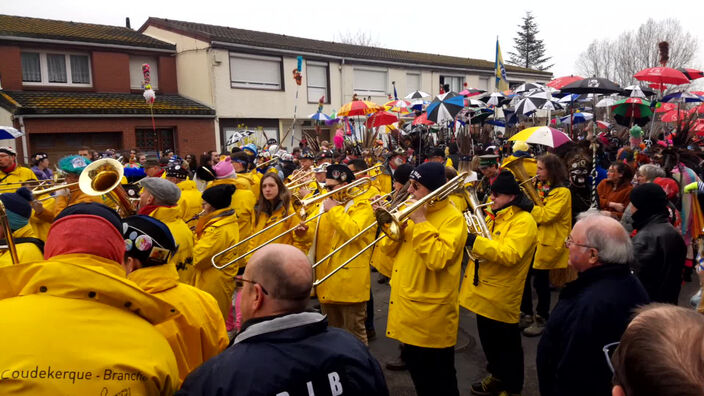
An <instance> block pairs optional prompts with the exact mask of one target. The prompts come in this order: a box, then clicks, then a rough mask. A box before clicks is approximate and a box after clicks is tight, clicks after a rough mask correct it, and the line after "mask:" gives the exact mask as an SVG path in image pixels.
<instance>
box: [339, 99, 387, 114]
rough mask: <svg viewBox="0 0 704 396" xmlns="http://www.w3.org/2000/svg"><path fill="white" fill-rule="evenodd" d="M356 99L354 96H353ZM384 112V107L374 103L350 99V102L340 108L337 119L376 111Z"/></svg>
mask: <svg viewBox="0 0 704 396" xmlns="http://www.w3.org/2000/svg"><path fill="white" fill-rule="evenodd" d="M355 97H356V95H355ZM382 110H384V106H379V105H378V104H376V103H374V102H368V101H366V100H355V99H352V101H351V102H349V103H347V104H345V105H343V106H342V107H340V110H338V111H337V116H338V117H349V116H362V115H367V114H372V113H376V112H377V111H382Z"/></svg>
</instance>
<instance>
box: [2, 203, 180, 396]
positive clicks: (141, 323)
mask: <svg viewBox="0 0 704 396" xmlns="http://www.w3.org/2000/svg"><path fill="white" fill-rule="evenodd" d="M121 232H122V224H121V221H120V217H119V216H118V214H117V213H116V212H115V211H113V210H112V209H110V208H108V207H107V206H105V205H102V204H97V203H82V204H77V205H73V206H70V207H68V208H66V210H64V211H63V212H62V213H60V214H59V215H58V216H57V219H56V221H55V222H54V224H53V226H52V227H51V231H50V232H49V237H48V239H47V241H46V248H45V254H46V260H43V261H39V262H35V263H29V264H20V265H13V266H9V267H2V268H0V283H2V284H3V285H4V286H3V287H1V288H0V350H2V353H0V367H2V370H1V371H0V394H3V395H15V394H25V395H118V394H131V395H172V394H173V393H174V392H175V391H176V390H177V389H178V388H179V383H180V381H179V372H178V366H177V364H176V359H175V357H174V354H173V352H172V351H171V347H170V346H169V343H168V342H167V341H166V339H165V338H164V336H163V335H162V334H161V333H159V331H158V330H157V329H156V328H155V327H154V325H156V324H158V323H162V322H164V321H166V320H169V319H171V318H172V317H173V316H174V315H177V314H178V310H177V309H176V307H174V306H173V305H171V304H169V303H167V302H165V301H163V300H161V299H160V298H158V297H154V296H152V295H150V294H148V293H147V292H145V291H143V290H142V289H141V288H139V287H138V286H137V285H136V284H135V283H133V282H132V281H130V280H128V279H127V278H126V274H125V269H124V267H123V266H122V264H121V263H122V260H123V258H124V254H125V241H124V239H123V238H122V233H121ZM49 329H51V331H50V332H48V330H49Z"/></svg>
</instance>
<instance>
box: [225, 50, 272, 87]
mask: <svg viewBox="0 0 704 396" xmlns="http://www.w3.org/2000/svg"><path fill="white" fill-rule="evenodd" d="M281 74H282V69H281V57H278V56H261V55H249V54H237V53H230V86H231V87H232V88H251V89H271V90H281V89H283V84H282V75H281Z"/></svg>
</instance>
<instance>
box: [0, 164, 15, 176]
mask: <svg viewBox="0 0 704 396" xmlns="http://www.w3.org/2000/svg"><path fill="white" fill-rule="evenodd" d="M15 169H17V162H13V163H12V165H10V166H8V167H7V168H3V169H0V170H1V171H3V172H5V174H8V173H10V172H12V171H13V170H15Z"/></svg>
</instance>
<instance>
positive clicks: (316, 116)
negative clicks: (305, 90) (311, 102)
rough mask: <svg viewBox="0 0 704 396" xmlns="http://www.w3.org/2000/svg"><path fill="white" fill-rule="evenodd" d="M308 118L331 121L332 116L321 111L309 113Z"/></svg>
mask: <svg viewBox="0 0 704 396" xmlns="http://www.w3.org/2000/svg"><path fill="white" fill-rule="evenodd" d="M308 118H310V119H311V120H315V121H321V122H322V121H330V116H328V115H327V114H325V113H321V112H317V113H313V114H311V115H309V116H308Z"/></svg>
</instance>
